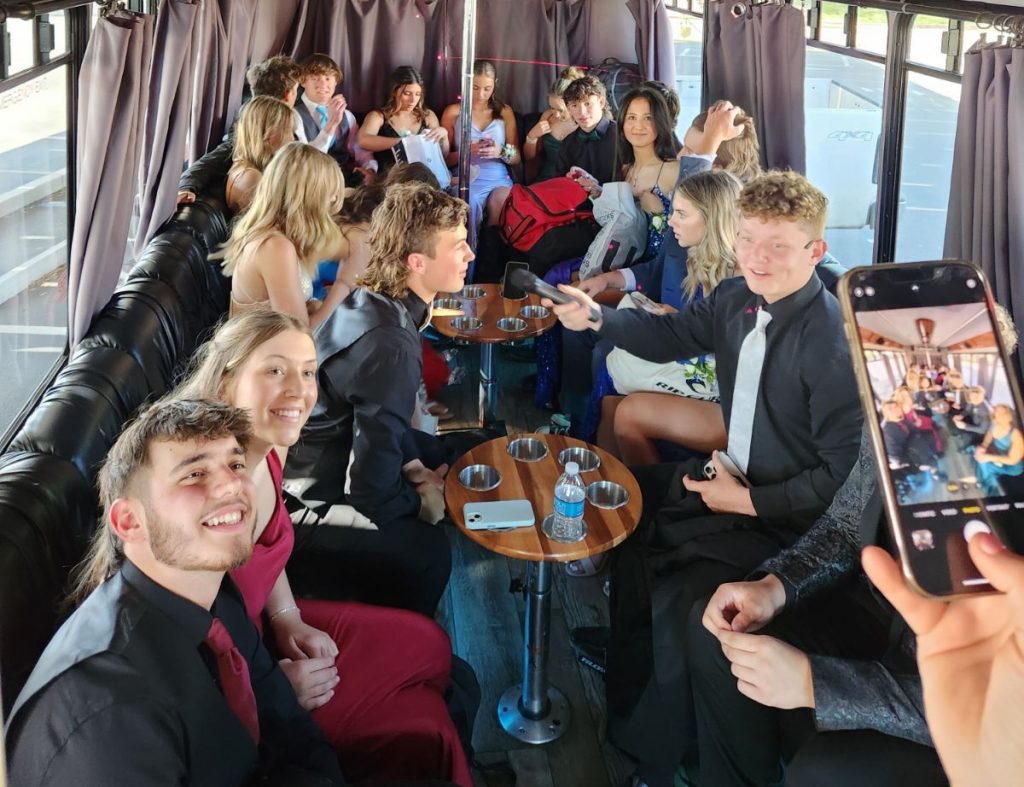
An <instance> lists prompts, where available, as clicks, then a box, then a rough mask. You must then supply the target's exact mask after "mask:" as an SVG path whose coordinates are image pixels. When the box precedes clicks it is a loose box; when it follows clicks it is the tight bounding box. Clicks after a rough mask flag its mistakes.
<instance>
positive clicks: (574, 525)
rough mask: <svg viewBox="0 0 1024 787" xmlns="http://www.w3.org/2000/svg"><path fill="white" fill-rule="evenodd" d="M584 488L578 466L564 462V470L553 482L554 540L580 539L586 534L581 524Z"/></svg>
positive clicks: (552, 534)
mask: <svg viewBox="0 0 1024 787" xmlns="http://www.w3.org/2000/svg"><path fill="white" fill-rule="evenodd" d="M586 494H587V493H586V488H585V487H584V486H583V479H581V478H580V466H579V465H578V464H576V463H575V462H566V463H565V472H564V473H562V475H560V476H559V477H558V480H557V481H556V482H555V520H554V522H553V523H552V525H551V537H552V538H553V539H555V540H556V541H582V540H583V538H584V536H585V535H586V529H585V526H584V524H583V499H584V498H585V497H586Z"/></svg>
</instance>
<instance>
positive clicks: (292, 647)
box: [270, 610, 338, 659]
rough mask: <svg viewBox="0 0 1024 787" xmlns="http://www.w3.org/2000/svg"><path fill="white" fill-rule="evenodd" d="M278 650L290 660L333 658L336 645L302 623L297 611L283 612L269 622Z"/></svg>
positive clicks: (320, 632)
mask: <svg viewBox="0 0 1024 787" xmlns="http://www.w3.org/2000/svg"><path fill="white" fill-rule="evenodd" d="M270 627H271V628H272V629H273V631H274V641H275V642H276V643H277V647H278V650H280V651H281V653H282V654H283V655H285V656H287V657H288V658H290V659H315V658H331V659H333V658H335V657H336V656H337V655H338V645H337V643H336V642H335V641H334V640H333V639H331V636H330V635H329V634H328V633H327V632H325V631H321V630H320V629H317V628H313V627H312V626H309V625H307V624H306V623H303V622H302V617H301V616H300V615H299V611H298V610H293V611H290V612H285V613H283V614H281V615H278V616H277V617H276V618H274V619H273V620H272V621H270Z"/></svg>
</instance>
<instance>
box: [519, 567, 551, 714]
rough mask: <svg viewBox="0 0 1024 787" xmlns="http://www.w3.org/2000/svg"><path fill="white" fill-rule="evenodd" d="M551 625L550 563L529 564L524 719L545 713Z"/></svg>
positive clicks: (546, 710) (524, 658) (523, 700)
mask: <svg viewBox="0 0 1024 787" xmlns="http://www.w3.org/2000/svg"><path fill="white" fill-rule="evenodd" d="M550 626H551V564H550V563H548V562H547V561H546V560H538V561H536V562H531V563H530V564H529V580H528V582H527V595H526V643H525V648H524V649H523V698H522V713H523V715H524V716H525V717H526V718H528V719H540V718H543V717H544V716H546V715H547V714H548V711H549V710H550V709H551V703H550V701H549V700H548V634H549V629H550Z"/></svg>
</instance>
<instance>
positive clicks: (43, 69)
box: [0, 3, 92, 452]
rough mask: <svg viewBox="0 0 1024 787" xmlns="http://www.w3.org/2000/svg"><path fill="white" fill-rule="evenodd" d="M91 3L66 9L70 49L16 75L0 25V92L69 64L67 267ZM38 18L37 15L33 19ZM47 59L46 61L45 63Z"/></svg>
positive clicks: (7, 434) (47, 380) (6, 433)
mask: <svg viewBox="0 0 1024 787" xmlns="http://www.w3.org/2000/svg"><path fill="white" fill-rule="evenodd" d="M90 5H91V3H84V4H81V5H78V6H76V7H73V8H67V9H64V10H65V13H66V14H67V16H66V17H65V35H66V36H67V40H66V43H67V51H66V52H65V53H64V54H62V55H59V56H57V57H55V58H53V59H47V58H46V57H45V55H43V54H42V53H41V52H40V50H39V47H38V46H36V47H34V50H33V61H34V64H33V65H32V67H30V68H27V69H25V70H24V71H21V72H19V73H17V74H14V75H13V76H7V75H6V63H7V47H6V42H7V24H6V22H4V23H2V24H0V64H3V68H0V74H3V76H5V77H6V78H3V79H0V94H3V93H6V92H7V91H9V90H13V89H15V88H17V87H19V86H20V85H24V84H25V83H26V82H30V81H31V80H33V79H37V78H38V77H41V76H43V75H45V74H48V73H50V72H51V71H53V70H55V69H58V68H63V67H65V66H67V71H66V73H67V84H66V89H65V96H66V101H65V112H66V118H65V120H66V127H67V150H66V154H65V160H66V170H67V185H66V186H65V190H66V192H67V238H68V243H67V251H66V254H65V258H64V265H65V269H67V268H68V266H69V264H70V254H71V232H72V228H73V227H74V224H75V202H76V199H77V193H76V181H77V171H78V170H77V164H78V162H77V150H76V142H75V141H76V140H77V139H78V106H79V91H78V77H79V74H80V73H81V70H82V61H83V58H84V56H85V48H86V46H87V45H88V43H89V34H90V33H91V31H92V19H91V15H90V14H91V8H90ZM34 19H35V18H34ZM33 30H34V31H38V25H37V24H33ZM34 38H35V43H38V35H37V34H36V35H35V36H34ZM44 60H45V62H44ZM68 323H69V325H68V331H67V332H66V333H65V334H64V348H63V350H62V351H61V353H60V355H59V356H58V357H57V358H56V360H54V362H53V365H52V366H51V367H50V369H49V371H48V372H47V373H46V374H44V375H43V377H42V379H41V381H40V382H39V384H38V385H37V386H36V387H35V389H33V390H32V392H31V395H30V396H29V397H28V399H27V400H26V401H25V403H24V405H23V406H22V407H21V409H20V410H19V411H18V413H17V415H15V417H14V419H13V420H12V421H11V422H10V423H9V424H5V425H2V430H0V452H4V451H6V450H7V449H8V447H9V446H10V443H11V441H12V440H13V439H14V436H15V435H16V434H17V433H18V431H19V430H20V429H21V428H22V426H24V424H25V421H26V420H27V419H28V416H29V414H30V413H31V412H32V410H33V409H35V407H36V405H37V404H38V403H39V400H40V399H41V398H42V396H43V394H44V393H45V392H46V389H47V388H49V387H50V386H51V385H52V384H53V381H54V380H55V379H56V377H57V375H58V374H59V373H60V370H61V369H62V368H64V366H65V365H66V364H67V362H68V357H69V354H70V320H68Z"/></svg>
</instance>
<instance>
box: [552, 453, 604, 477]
mask: <svg viewBox="0 0 1024 787" xmlns="http://www.w3.org/2000/svg"><path fill="white" fill-rule="evenodd" d="M568 462H575V463H576V464H577V465H579V468H580V472H581V473H586V472H588V471H590V470H597V468H599V467H600V466H601V457H599V456H598V455H597V454H596V453H595V452H594V451H591V450H590V449H588V448H566V449H564V450H562V451H561V452H559V454H558V463H559V464H560V465H563V466H564V465H565V464H567V463H568Z"/></svg>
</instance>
